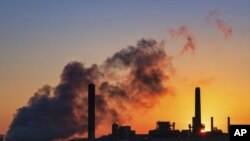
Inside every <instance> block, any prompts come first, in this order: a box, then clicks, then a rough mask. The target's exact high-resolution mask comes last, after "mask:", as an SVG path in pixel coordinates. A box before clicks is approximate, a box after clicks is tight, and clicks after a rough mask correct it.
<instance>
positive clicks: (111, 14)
mask: <svg viewBox="0 0 250 141" xmlns="http://www.w3.org/2000/svg"><path fill="white" fill-rule="evenodd" d="M249 14H250V1H247V0H237V1H235V0H216V1H215V0H214V1H212V0H210V1H200V0H188V1H187V0H157V1H155V0H144V1H135V0H126V1H117V0H108V1H97V0H86V1H65V0H54V1H47V0H44V1H33V0H27V1H7V0H5V1H1V2H0V134H5V133H6V132H7V130H8V127H9V125H10V123H11V122H12V119H13V115H14V114H15V113H16V110H17V109H18V108H20V107H22V106H25V105H26V104H27V102H28V100H29V98H30V97H31V96H33V94H34V92H36V91H37V90H38V89H39V88H41V87H42V86H43V85H45V84H48V85H50V86H56V85H57V84H58V83H59V80H60V74H61V72H62V69H63V68H64V66H65V65H66V64H67V63H68V62H71V61H79V62H82V63H83V64H85V66H91V65H92V64H102V63H103V62H104V61H105V60H106V58H107V57H110V56H112V55H113V54H114V53H115V52H117V51H120V50H121V49H123V48H126V47H127V46H129V45H136V43H137V41H138V40H141V39H142V38H145V39H151V38H152V39H154V40H156V41H158V42H161V41H163V42H164V46H165V52H166V54H167V55H169V56H171V57H172V63H173V64H172V65H173V68H174V69H175V72H174V73H173V74H171V77H170V80H169V81H168V82H166V83H167V85H169V86H171V87H172V88H173V93H172V94H169V95H165V96H164V97H162V98H160V100H159V101H157V102H158V104H156V105H155V106H154V107H152V108H151V109H149V110H147V111H143V112H137V111H129V112H130V113H131V116H132V118H131V120H130V121H126V122H125V123H123V124H124V125H131V126H132V129H135V130H136V132H137V133H147V132H148V131H149V130H151V129H154V128H155V123H156V121H158V120H164V121H165V120H166V121H171V122H175V123H176V128H177V129H187V128H188V124H191V123H192V117H193V116H194V90H195V87H196V86H199V87H200V88H201V103H202V109H201V110H202V123H204V124H205V125H206V128H205V130H210V117H211V116H213V117H214V122H215V126H217V127H218V128H220V129H222V130H223V131H224V132H227V117H228V116H230V117H231V123H233V124H250V103H249V99H250V16H249ZM218 23H221V24H223V25H224V27H223V26H222V25H221V26H219V25H218ZM180 27H186V28H187V29H188V33H185V35H179V36H178V35H174V36H173V35H172V34H171V32H170V31H172V30H174V31H175V32H179V31H178V30H179V29H180ZM223 30H224V32H223ZM225 30H226V31H225ZM228 31H229V33H227V32H228ZM176 34H178V33H176ZM186 37H192V41H193V43H194V46H195V49H193V50H192V49H190V48H189V49H188V50H187V51H185V52H182V51H183V46H184V45H185V43H186ZM189 41H190V40H189ZM142 115H143V116H142ZM107 126H108V127H107ZM107 129H108V130H107ZM110 131H111V125H110V126H109V125H104V126H98V128H97V135H98V136H100V135H103V134H107V133H110Z"/></svg>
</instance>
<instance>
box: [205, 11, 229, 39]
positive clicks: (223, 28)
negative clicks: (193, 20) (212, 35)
mask: <svg viewBox="0 0 250 141" xmlns="http://www.w3.org/2000/svg"><path fill="white" fill-rule="evenodd" d="M206 21H207V22H208V23H210V22H211V21H212V22H215V24H216V27H217V29H218V30H219V31H220V32H222V33H223V35H224V37H225V38H228V37H229V36H231V35H232V27H231V26H230V25H228V24H226V23H225V22H224V21H223V20H222V19H220V18H219V11H218V10H213V11H211V12H209V13H208V15H207V16H206Z"/></svg>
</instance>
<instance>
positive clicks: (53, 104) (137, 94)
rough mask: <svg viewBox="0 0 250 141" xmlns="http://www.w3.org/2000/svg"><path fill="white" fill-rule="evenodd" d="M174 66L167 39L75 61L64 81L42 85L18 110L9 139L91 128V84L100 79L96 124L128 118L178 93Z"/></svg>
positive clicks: (44, 138)
mask: <svg viewBox="0 0 250 141" xmlns="http://www.w3.org/2000/svg"><path fill="white" fill-rule="evenodd" d="M173 72H174V68H173V66H172V58H171V57H170V56H168V55H167V54H166V53H165V50H164V44H163V43H158V42H157V41H155V40H153V39H148V40H146V39H142V40H140V41H138V43H137V45H135V46H129V47H127V48H124V49H122V50H121V51H119V52H116V53H115V54H114V55H113V56H111V57H109V58H107V59H106V60H105V61H104V63H103V64H101V65H96V64H94V65H92V66H91V67H85V66H84V65H83V64H82V63H80V62H70V63H69V64H67V65H66V66H65V67H64V69H63V72H62V74H61V81H60V83H59V84H58V85H57V86H56V87H55V88H52V87H50V86H48V85H46V86H44V87H42V88H41V89H39V90H38V91H37V92H36V93H35V94H34V95H33V96H32V97H31V98H30V99H29V101H28V103H27V105H26V106H24V107H21V108H19V109H18V110H17V113H16V115H15V116H14V119H13V121H12V123H11V125H10V127H9V130H8V132H7V137H6V140H7V141H54V140H63V139H69V138H70V137H72V136H74V135H76V134H84V133H86V131H87V116H88V115H87V109H88V108H87V86H88V84H90V83H95V84H96V86H97V87H96V88H97V90H96V91H97V95H96V126H97V127H98V125H100V124H101V123H102V122H103V121H105V122H107V121H109V122H110V123H111V122H123V121H125V120H128V119H130V118H131V116H130V115H129V113H128V112H126V111H129V110H131V109H134V108H137V110H138V111H140V110H142V111H145V110H147V109H148V108H152V107H153V106H154V105H155V104H156V102H157V101H158V100H159V98H161V97H162V96H164V95H167V94H169V93H172V87H170V86H169V84H168V80H169V79H170V78H171V75H172V74H173Z"/></svg>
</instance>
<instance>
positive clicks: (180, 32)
mask: <svg viewBox="0 0 250 141" xmlns="http://www.w3.org/2000/svg"><path fill="white" fill-rule="evenodd" d="M169 32H170V35H171V37H174V38H178V39H179V38H184V39H185V40H186V43H185V44H184V46H183V48H182V50H181V54H184V53H185V52H187V51H189V50H190V51H191V52H192V54H193V55H194V54H195V49H196V43H195V40H194V38H193V36H192V35H191V34H190V33H189V30H188V28H187V26H184V25H183V26H181V27H179V28H178V29H174V28H171V29H170V30H169Z"/></svg>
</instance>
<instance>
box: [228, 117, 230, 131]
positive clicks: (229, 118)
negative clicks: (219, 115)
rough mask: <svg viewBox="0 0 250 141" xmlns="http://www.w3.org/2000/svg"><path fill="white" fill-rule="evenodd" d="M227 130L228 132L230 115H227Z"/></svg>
mask: <svg viewBox="0 0 250 141" xmlns="http://www.w3.org/2000/svg"><path fill="white" fill-rule="evenodd" d="M227 132H228V133H229V132H230V117H227Z"/></svg>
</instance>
